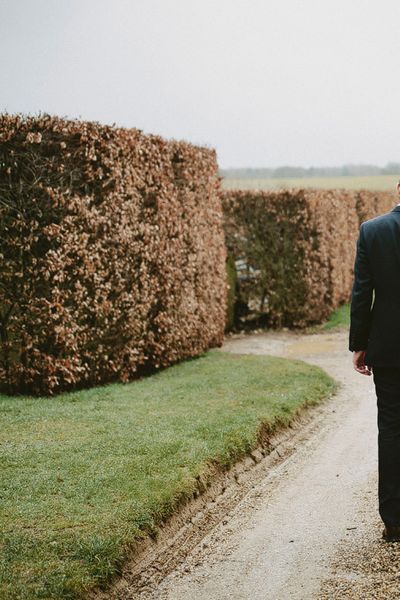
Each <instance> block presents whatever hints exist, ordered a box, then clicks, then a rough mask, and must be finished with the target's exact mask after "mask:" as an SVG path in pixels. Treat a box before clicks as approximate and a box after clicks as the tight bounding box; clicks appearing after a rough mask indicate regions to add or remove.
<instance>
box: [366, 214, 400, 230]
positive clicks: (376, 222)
mask: <svg viewBox="0 0 400 600" xmlns="http://www.w3.org/2000/svg"><path fill="white" fill-rule="evenodd" d="M397 214H399V216H400V213H397ZM395 219H396V217H395V212H393V210H390V211H389V212H387V213H385V214H383V215H379V216H378V217H373V218H372V219H368V220H367V221H364V222H363V223H361V227H362V229H363V230H364V232H365V233H368V232H369V231H373V230H375V229H377V228H378V229H379V228H380V227H385V226H386V225H387V224H388V223H391V222H392V221H393V220H395Z"/></svg>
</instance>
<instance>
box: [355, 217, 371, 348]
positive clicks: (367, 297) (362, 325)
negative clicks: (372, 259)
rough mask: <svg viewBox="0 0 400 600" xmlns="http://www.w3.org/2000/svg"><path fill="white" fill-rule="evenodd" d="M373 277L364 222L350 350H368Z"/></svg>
mask: <svg viewBox="0 0 400 600" xmlns="http://www.w3.org/2000/svg"><path fill="white" fill-rule="evenodd" d="M373 289H374V285H373V279H372V273H371V268H370V263H369V260H368V255H367V249H366V244H365V230H364V223H363V224H362V225H361V227H360V234H359V237H358V240H357V251H356V259H355V263H354V282H353V291H352V296H351V311H350V335H349V350H351V351H357V350H366V348H367V344H368V337H369V331H370V326H371V305H372V297H373Z"/></svg>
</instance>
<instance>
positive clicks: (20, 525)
mask: <svg viewBox="0 0 400 600" xmlns="http://www.w3.org/2000/svg"><path fill="white" fill-rule="evenodd" d="M334 388H335V384H334V382H333V380H332V379H331V378H330V377H329V376H328V375H326V374H325V373H324V372H323V371H322V370H320V369H319V368H317V367H313V366H310V365H307V364H305V363H302V362H300V361H289V360H285V359H280V358H273V357H266V356H239V355H234V354H228V353H225V352H221V351H220V350H213V351H210V352H208V353H207V354H205V355H203V356H201V357H200V358H198V359H194V360H189V361H186V362H183V363H181V364H178V365H175V366H173V367H170V368H169V369H166V370H164V371H161V372H159V373H157V374H156V375H154V376H151V377H148V378H145V379H141V380H138V381H136V382H132V383H129V384H114V385H109V386H104V387H98V388H93V389H91V390H84V391H80V392H74V393H67V394H63V395H60V396H58V397H54V398H32V397H7V396H0V415H1V417H0V419H1V428H0V444H1V454H0V461H1V462H0V466H1V469H0V496H1V502H0V529H1V539H0V598H4V599H5V598H7V600H12V599H16V598H18V599H19V600H22V599H24V600H34V599H38V598H41V599H45V598H69V599H72V598H80V597H82V596H83V595H84V593H85V591H87V590H88V589H90V588H93V587H95V586H97V585H102V584H104V583H106V582H107V581H109V580H110V579H111V578H112V576H113V574H115V573H116V572H118V568H119V567H120V565H121V564H122V562H123V560H124V557H125V556H126V551H127V548H128V547H129V544H131V543H132V542H133V541H134V540H136V539H138V538H139V537H140V536H142V535H143V532H153V533H155V532H156V530H157V524H159V523H160V522H161V521H162V519H163V518H165V517H166V516H167V515H169V514H171V512H173V510H174V509H175V508H176V507H177V506H178V505H179V503H180V502H182V500H183V499H184V498H186V497H190V496H191V495H192V494H193V492H194V490H195V489H196V485H197V481H196V475H199V474H202V475H203V476H204V477H205V478H207V473H211V469H210V470H209V471H208V470H207V461H211V460H213V461H218V463H219V464H220V465H221V466H222V468H226V467H227V466H229V465H230V464H232V462H233V461H234V460H235V459H237V458H238V457H240V456H241V455H243V453H245V452H248V451H249V450H250V449H251V448H252V447H254V446H255V445H256V443H257V431H258V430H259V427H260V424H261V423H262V422H264V423H267V424H269V425H270V427H271V430H273V429H274V428H275V427H277V426H278V425H284V424H287V423H288V422H289V421H290V420H291V419H292V417H293V416H294V414H295V413H296V411H298V410H299V408H300V407H302V406H304V405H308V404H314V403H317V402H320V401H321V400H322V399H323V398H325V397H326V396H327V395H329V394H330V393H331V392H332V391H333V390H334ZM208 464H210V462H209V463H208Z"/></svg>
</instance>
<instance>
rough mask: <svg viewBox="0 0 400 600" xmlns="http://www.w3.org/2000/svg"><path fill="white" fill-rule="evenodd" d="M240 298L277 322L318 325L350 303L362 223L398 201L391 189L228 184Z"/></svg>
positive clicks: (229, 238)
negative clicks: (240, 187) (279, 188)
mask: <svg viewBox="0 0 400 600" xmlns="http://www.w3.org/2000/svg"><path fill="white" fill-rule="evenodd" d="M222 202H223V208H224V213H225V232H226V243H227V246H228V250H229V252H230V253H231V254H233V256H234V257H235V259H236V261H237V264H238V265H239V266H240V267H242V268H241V269H240V270H239V271H238V276H239V288H238V289H239V298H238V304H241V305H242V306H243V305H244V306H247V310H248V313H249V317H250V318H251V319H255V318H258V319H262V320H263V322H264V324H267V325H270V326H275V327H276V326H278V327H281V326H287V327H303V326H305V325H309V324H313V323H319V322H321V321H322V320H323V319H325V318H326V317H327V316H328V315H329V314H330V312H331V311H332V310H333V309H335V308H337V307H338V306H339V305H340V304H341V303H343V302H345V301H348V300H349V298H350V293H351V285H352V280H353V265H354V254H355V242H356V239H357V236H358V229H359V225H360V223H361V222H362V221H363V220H365V219H367V218H371V217H373V216H376V215H378V214H381V213H384V212H387V211H388V210H390V208H392V207H393V206H394V204H395V199H394V196H393V194H391V193H387V192H378V193H373V192H367V191H357V192H353V191H344V190H329V191H327V190H302V189H299V190H289V191H279V192H267V191H256V190H246V191H244V190H228V191H224V192H223V193H222Z"/></svg>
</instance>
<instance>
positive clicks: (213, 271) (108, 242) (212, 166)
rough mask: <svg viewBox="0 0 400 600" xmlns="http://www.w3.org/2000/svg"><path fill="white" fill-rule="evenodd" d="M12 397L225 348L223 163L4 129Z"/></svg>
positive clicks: (143, 140)
mask: <svg viewBox="0 0 400 600" xmlns="http://www.w3.org/2000/svg"><path fill="white" fill-rule="evenodd" d="M0 259H1V263H0V265H1V266H0V386H1V389H3V390H7V391H8V392H30V393H54V392H57V391H60V390H64V389H69V388H72V387H75V386H86V385H93V384H97V383H105V382H109V381H117V380H118V381H127V380H128V379H130V378H131V377H133V376H136V375H138V374H140V373H142V372H144V371H145V370H148V369H153V368H158V367H160V366H167V365H169V364H171V363H173V362H175V361H177V360H179V359H182V358H185V357H191V356H195V355H198V354H199V353H201V352H203V351H204V350H205V349H206V348H208V347H210V346H213V345H219V344H221V342H222V339H223V332H224V325H225V310H226V293H227V290H226V275H225V259H226V251H225V245H224V233H223V218H222V211H221V200H220V196H219V178H218V172H217V163H216V155H215V152H214V151H213V150H210V149H207V148H201V147H196V146H193V145H190V144H188V143H185V142H176V141H166V140H164V139H162V138H161V137H158V136H152V135H144V134H143V133H142V132H141V131H139V130H137V129H123V128H117V127H108V126H102V125H100V124H98V123H91V122H80V121H68V120H64V119H60V118H56V117H50V116H46V115H45V116H40V117H21V116H10V115H3V116H2V117H1V118H0Z"/></svg>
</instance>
